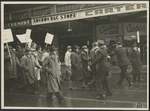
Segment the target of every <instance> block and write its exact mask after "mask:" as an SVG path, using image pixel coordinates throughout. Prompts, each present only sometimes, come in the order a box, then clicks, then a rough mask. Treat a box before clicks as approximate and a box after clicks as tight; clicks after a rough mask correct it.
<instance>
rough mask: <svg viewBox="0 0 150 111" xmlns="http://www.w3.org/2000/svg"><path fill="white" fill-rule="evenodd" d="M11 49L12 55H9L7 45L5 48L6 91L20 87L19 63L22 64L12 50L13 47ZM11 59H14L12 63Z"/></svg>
mask: <svg viewBox="0 0 150 111" xmlns="http://www.w3.org/2000/svg"><path fill="white" fill-rule="evenodd" d="M9 49H10V55H11V56H10V55H9V53H8V50H7V48H6V47H5V49H4V85H5V90H6V91H7V90H8V91H13V90H14V89H16V88H17V87H18V82H17V79H18V77H17V73H18V72H17V65H19V66H20V62H19V60H18V58H17V57H16V55H15V54H14V52H13V51H12V47H10V48H9ZM10 59H11V60H12V64H11V62H10Z"/></svg>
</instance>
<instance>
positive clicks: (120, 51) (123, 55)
mask: <svg viewBox="0 0 150 111" xmlns="http://www.w3.org/2000/svg"><path fill="white" fill-rule="evenodd" d="M112 55H117V59H118V65H119V67H120V69H121V74H120V80H119V81H118V82H117V84H118V85H122V83H123V80H124V79H125V78H126V79H127V81H128V84H129V86H132V82H131V78H130V77H129V75H127V68H128V65H129V59H128V49H127V48H125V47H122V44H121V43H120V42H117V44H116V50H115V53H113V54H110V56H112Z"/></svg>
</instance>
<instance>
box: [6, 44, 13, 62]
mask: <svg viewBox="0 0 150 111" xmlns="http://www.w3.org/2000/svg"><path fill="white" fill-rule="evenodd" d="M6 47H7V50H8V54H9V57H10V63H11V65H13V62H12V57H11V54H10V50H9V47H8V43H6Z"/></svg>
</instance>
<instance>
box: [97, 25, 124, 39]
mask: <svg viewBox="0 0 150 111" xmlns="http://www.w3.org/2000/svg"><path fill="white" fill-rule="evenodd" d="M96 33H97V37H108V36H117V35H121V34H122V27H121V24H106V25H98V26H97V27H96Z"/></svg>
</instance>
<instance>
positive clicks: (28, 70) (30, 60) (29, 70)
mask: <svg viewBox="0 0 150 111" xmlns="http://www.w3.org/2000/svg"><path fill="white" fill-rule="evenodd" d="M21 66H22V68H23V76H24V77H25V81H24V82H25V85H28V84H32V83H34V82H35V81H37V79H36V74H35V66H36V67H38V68H39V67H40V66H39V65H38V64H37V63H36V61H35V59H34V57H33V56H31V57H28V56H27V55H24V56H23V57H22V58H21Z"/></svg>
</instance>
